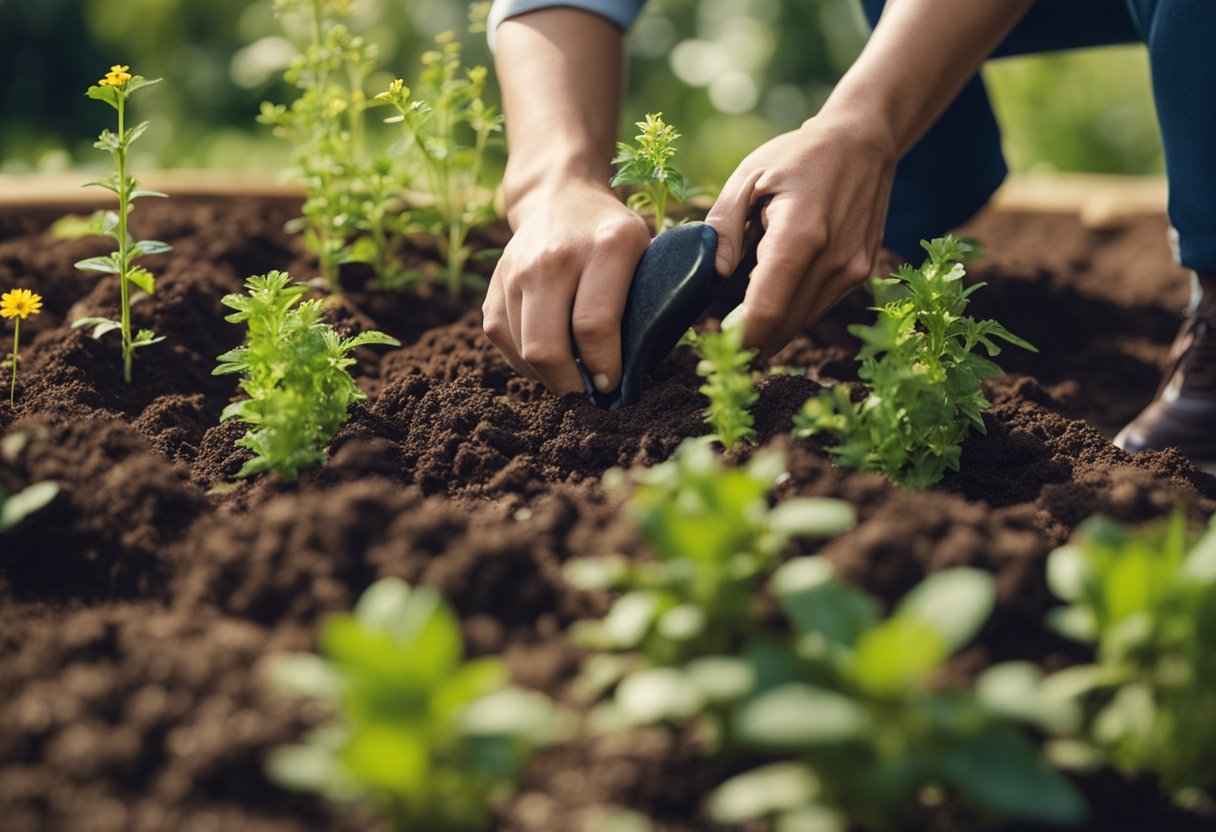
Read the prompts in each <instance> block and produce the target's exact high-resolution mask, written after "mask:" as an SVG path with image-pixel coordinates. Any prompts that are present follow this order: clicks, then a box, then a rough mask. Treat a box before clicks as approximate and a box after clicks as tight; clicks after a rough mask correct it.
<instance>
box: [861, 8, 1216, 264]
mask: <svg viewBox="0 0 1216 832" xmlns="http://www.w3.org/2000/svg"><path fill="white" fill-rule="evenodd" d="M983 1H984V2H989V0H983ZM1163 2H1167V3H1168V2H1169V0H1163ZM1194 2H1195V3H1196V4H1202V3H1207V2H1211V0H1194ZM883 5H884V2H883V0H862V6H863V8H864V9H865V12H866V16H867V18H868V19H869V21H870V23H871V25H874V24H875V23H877V21H878V18H879V16H880V15H881V13H882V9H883ZM1138 39H1139V33H1138V31H1137V29H1136V26H1135V25H1134V22H1133V20H1132V16H1131V14H1130V13H1129V11H1128V8H1127V7H1126V6H1125V5H1124V2H1123V0H1042V2H1040V3H1038V4H1036V5H1035V6H1033V7H1032V8H1031V10H1030V11H1029V12H1028V13H1027V14H1026V17H1024V18H1023V19H1022V21H1021V22H1020V23H1019V24H1018V25H1017V26H1016V27H1015V28H1014V29H1013V31H1012V32H1010V34H1009V36H1008V37H1006V39H1005V40H1004V41H1003V42H1002V43H1001V44H1000V46H998V47H997V49H996V50H995V51H994V52H993V57H1002V56H1007V55H1019V54H1028V53H1035V52H1046V51H1052V50H1058V49H1072V48H1077V47H1084V46H1100V45H1106V44H1112V43H1126V42H1130V41H1135V40H1138ZM924 42H925V48H926V49H932V48H933V40H932V35H931V33H926V35H925V38H924ZM1210 48H1211V47H1209V49H1210ZM1212 100H1216V99H1209V101H1212ZM1007 173H1008V168H1007V167H1006V165H1005V157H1004V154H1003V153H1002V152H1001V132H1000V128H999V127H998V125H997V121H996V117H995V115H994V114H993V112H992V105H991V104H990V102H989V100H988V93H987V91H986V90H985V88H984V82H983V80H982V79H981V78H980V77H979V75H976V76H975V77H974V78H972V79H971V80H970V81H969V82H968V83H967V85H966V86H965V87H964V88H963V90H962V91H961V92H960V93H959V94H958V96H957V97H956V98H955V99H954V101H953V102H952V103H951V104H950V106H949V107H948V108H947V109H946V110H945V112H944V113H943V114H942V116H941V118H939V119H938V120H937V122H936V123H935V124H934V125H933V126H932V127H931V128H929V130H928V132H926V133H925V135H924V136H923V137H921V139H920V141H918V142H917V144H916V145H915V146H914V147H913V148H912V150H911V151H909V152H908V153H907V155H905V156H904V158H903V159H902V160H901V161H900V163H899V166H898V167H897V169H896V172H895V182H894V186H893V188H892V191H891V207H890V211H889V212H888V214H887V224H886V230H885V237H884V242H885V244H886V246H887V247H888V248H891V249H893V250H895V251H896V252H898V253H899V254H901V255H903V256H905V257H908V258H915V257H916V256H917V253H918V252H919V250H920V246H919V243H920V241H921V240H922V239H929V238H932V237H938V236H941V235H942V234H944V233H946V232H947V231H949V230H950V229H952V228H954V227H956V226H958V225H961V224H963V223H964V222H966V221H967V220H968V219H970V218H971V217H972V216H973V215H974V214H975V213H976V212H977V211H979V209H980V208H982V207H983V206H984V204H985V203H987V202H988V200H989V199H990V198H991V197H992V194H993V193H994V192H995V191H996V189H997V188H998V187H999V186H1000V184H1001V182H1003V181H1004V179H1005V175H1006V174H1007Z"/></svg>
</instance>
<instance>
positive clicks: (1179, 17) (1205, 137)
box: [1127, 0, 1216, 274]
mask: <svg viewBox="0 0 1216 832" xmlns="http://www.w3.org/2000/svg"><path fill="white" fill-rule="evenodd" d="M1127 4H1128V6H1129V8H1130V11H1131V14H1132V16H1133V17H1134V18H1135V21H1136V23H1137V25H1138V26H1139V29H1140V32H1141V35H1142V37H1143V38H1144V42H1145V43H1147V44H1148V54H1149V63H1150V65H1151V66H1152V72H1153V93H1154V96H1155V97H1156V100H1157V117H1158V120H1159V121H1160V122H1161V138H1162V144H1163V145H1164V147H1165V167H1166V172H1167V174H1168V176H1169V183H1170V202H1169V214H1170V222H1171V224H1172V225H1173V227H1174V230H1175V231H1176V233H1177V238H1176V242H1177V248H1178V258H1179V261H1180V262H1181V263H1182V265H1184V266H1186V267H1187V268H1190V269H1194V270H1195V271H1198V272H1206V273H1208V274H1212V273H1216V3H1213V2H1212V0H1127Z"/></svg>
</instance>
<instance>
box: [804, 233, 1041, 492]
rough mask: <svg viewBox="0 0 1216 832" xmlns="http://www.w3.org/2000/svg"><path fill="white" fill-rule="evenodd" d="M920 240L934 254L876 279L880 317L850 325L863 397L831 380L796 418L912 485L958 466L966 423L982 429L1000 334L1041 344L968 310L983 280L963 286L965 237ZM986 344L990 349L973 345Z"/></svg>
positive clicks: (866, 464) (850, 460)
mask: <svg viewBox="0 0 1216 832" xmlns="http://www.w3.org/2000/svg"><path fill="white" fill-rule="evenodd" d="M921 245H923V246H924V248H925V250H926V251H927V252H928V254H929V257H928V259H927V260H926V261H925V263H924V265H922V266H921V267H920V268H919V269H915V268H912V267H911V266H909V265H904V266H902V267H900V269H899V271H897V272H896V273H895V274H894V276H893V277H892V278H891V279H887V280H874V281H873V282H872V286H873V288H874V290H875V295H876V299H877V300H878V304H879V305H878V306H877V307H875V309H876V311H877V313H878V319H877V321H876V322H875V324H874V325H873V326H860V325H854V326H850V327H849V331H850V332H851V333H853V334H854V335H856V336H857V337H858V338H860V339H861V341H862V344H863V345H862V349H861V353H860V355H859V356H858V358H859V360H860V361H861V369H860V370H859V371H858V375H859V376H860V377H861V380H862V386H863V388H864V390H865V397H864V398H863V399H862V400H861V401H858V402H854V401H852V399H851V397H850V393H849V390H848V389H847V388H845V387H837V388H835V389H832V390H825V391H823V392H822V393H821V394H820V395H819V396H818V397H816V398H812V399H810V400H809V401H807V403H806V404H805V405H804V406H803V409H802V411H801V412H800V413H799V414H798V415H797V416H796V417H795V419H794V424H795V428H796V430H795V435H797V436H811V435H819V434H828V435H830V436H833V437H835V438H836V439H837V440H838V442H839V444H837V445H835V446H834V447H832V448H830V449H829V450H830V452H831V453H832V454H833V455H834V456H835V457H836V459H837V460H838V461H839V462H840V463H841V464H842V465H845V466H848V467H850V468H860V469H863V470H868V471H880V472H882V473H884V474H886V475H887V476H888V477H890V478H891V479H894V480H897V481H899V482H901V483H903V484H904V485H906V486H908V487H909V488H926V487H928V486H930V485H933V484H934V483H936V482H937V481H938V480H940V479H941V477H942V475H943V474H944V473H945V472H946V469H947V468H949V469H952V470H958V465H959V458H960V456H961V453H962V443H963V440H964V439H965V438H966V437H967V432H968V430H969V429H970V428H972V427H974V428H975V429H976V430H978V431H980V432H981V433H982V432H984V419H983V413H984V411H985V410H987V409H988V407H989V402H988V400H987V399H986V398H985V397H984V392H983V382H984V380H985V379H987V378H991V377H992V376H996V375H999V374H1000V373H1001V368H1000V367H998V366H997V365H996V364H995V363H993V362H992V361H991V360H990V359H991V358H992V357H994V356H996V355H998V354H999V353H1000V351H1001V348H1000V346H999V345H998V344H997V343H996V342H997V340H1000V341H1005V342H1007V343H1010V344H1014V345H1015V346H1018V347H1022V348H1023V349H1028V350H1034V347H1033V346H1031V345H1030V344H1028V343H1027V342H1026V341H1024V340H1022V339H1021V338H1019V337H1017V336H1016V335H1014V334H1013V333H1011V332H1009V331H1008V330H1007V329H1005V327H1003V326H1002V325H1001V324H999V323H998V322H996V321H991V320H986V321H976V320H975V319H974V318H971V317H968V316H967V315H965V314H964V312H965V310H966V308H967V299H968V298H969V297H970V296H971V294H972V292H974V291H976V290H977V289H979V288H980V287H982V286H983V285H984V284H983V283H977V284H974V285H972V286H971V287H968V288H964V286H963V280H962V279H963V276H964V274H965V272H964V269H963V265H962V262H961V261H962V260H963V259H964V257H965V256H966V255H967V253H968V251H969V246H968V245H967V244H965V243H963V242H961V241H959V240H958V239H956V238H954V237H950V236H947V237H942V238H938V239H935V240H933V241H932V242H928V243H922V244H921ZM981 346H982V347H983V348H984V351H985V353H986V354H987V357H985V356H984V355H981V354H979V353H978V352H976V351H975V350H977V349H978V348H979V347H981Z"/></svg>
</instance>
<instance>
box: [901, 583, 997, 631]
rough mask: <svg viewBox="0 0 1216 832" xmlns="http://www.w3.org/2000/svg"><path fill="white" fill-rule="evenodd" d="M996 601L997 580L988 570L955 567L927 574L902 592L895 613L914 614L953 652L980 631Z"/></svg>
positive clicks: (902, 614) (912, 616)
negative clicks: (910, 589) (913, 585)
mask: <svg viewBox="0 0 1216 832" xmlns="http://www.w3.org/2000/svg"><path fill="white" fill-rule="evenodd" d="M995 603H996V580H995V579H994V578H993V577H992V575H990V574H989V573H987V572H984V571H982V570H980V569H972V568H970V567H957V568H954V569H946V570H943V571H941V572H935V573H933V574H932V575H929V576H928V577H927V578H925V579H924V580H923V581H921V582H920V584H919V585H918V586H917V587H915V588H914V589H913V590H912V591H911V592H909V593H908V594H907V595H905V596H904V598H903V600H902V601H900V603H899V606H898V607H897V608H896V613H895V614H896V615H898V616H901V617H902V616H908V617H910V618H915V619H917V620H919V621H921V622H923V623H925V624H928V625H929V626H930V627H932V628H933V629H934V630H936V631H937V633H938V634H939V635H941V637H942V639H944V641H945V643H946V647H947V648H948V649H949V650H950V651H951V652H953V651H954V650H958V649H959V648H961V647H963V646H965V645H966V644H967V643H968V642H970V641H971V640H972V639H973V638H975V636H976V634H977V633H978V632H979V631H980V629H981V628H982V627H983V626H984V623H985V622H986V621H987V620H988V616H990V615H991V614H992V608H993V605H994V604H995Z"/></svg>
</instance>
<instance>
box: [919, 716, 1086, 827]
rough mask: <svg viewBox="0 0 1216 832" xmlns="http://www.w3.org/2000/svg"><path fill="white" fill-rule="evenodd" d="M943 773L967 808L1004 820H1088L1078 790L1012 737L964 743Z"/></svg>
mask: <svg viewBox="0 0 1216 832" xmlns="http://www.w3.org/2000/svg"><path fill="white" fill-rule="evenodd" d="M941 768H942V773H943V775H944V776H945V778H946V780H947V782H949V783H950V785H951V786H953V787H954V788H956V789H957V790H958V791H959V793H960V794H961V796H962V797H963V798H964V799H965V800H967V802H969V803H971V804H973V805H975V806H978V807H981V808H983V809H986V810H988V811H992V812H996V813H998V814H1000V815H1003V816H1005V817H1009V818H1018V819H1023V820H1029V821H1035V822H1040V823H1054V824H1061V825H1072V824H1077V823H1080V822H1081V821H1082V820H1084V819H1085V816H1086V814H1087V809H1086V806H1085V801H1084V799H1083V798H1082V797H1081V794H1080V793H1079V792H1078V791H1077V789H1076V787H1075V786H1073V784H1072V783H1071V782H1070V781H1069V780H1068V779H1067V778H1066V777H1064V776H1063V775H1062V774H1060V773H1058V772H1056V771H1055V770H1053V769H1052V768H1051V767H1050V766H1048V765H1047V764H1046V763H1044V762H1043V761H1042V760H1040V759H1039V758H1038V755H1037V754H1036V753H1035V749H1034V747H1033V746H1032V745H1030V743H1029V742H1028V741H1027V740H1026V739H1025V738H1023V737H1021V736H1019V735H1017V734H1015V733H1013V732H1012V731H1008V730H1005V729H1001V728H989V729H987V730H986V731H984V732H983V733H981V734H979V735H978V736H976V737H974V738H971V739H969V740H965V741H964V742H962V743H961V744H959V745H958V746H956V747H955V748H952V749H950V751H948V752H947V753H946V755H945V757H944V758H943V759H942V762H941Z"/></svg>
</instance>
